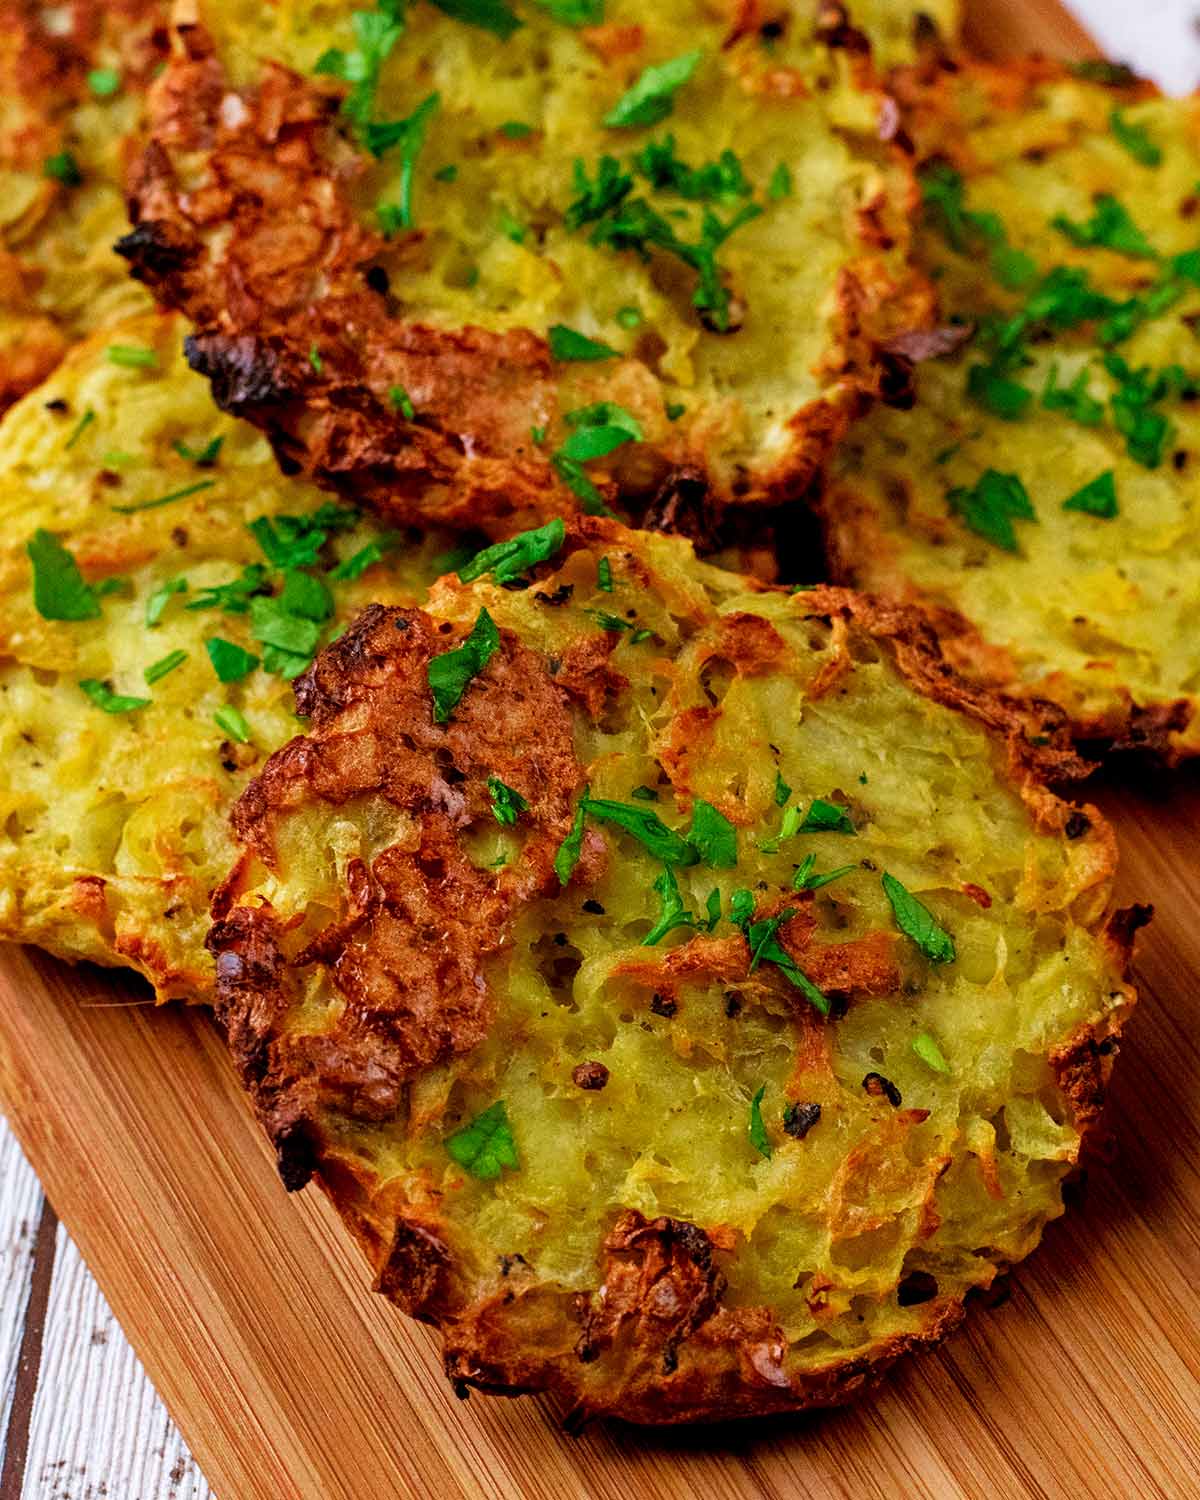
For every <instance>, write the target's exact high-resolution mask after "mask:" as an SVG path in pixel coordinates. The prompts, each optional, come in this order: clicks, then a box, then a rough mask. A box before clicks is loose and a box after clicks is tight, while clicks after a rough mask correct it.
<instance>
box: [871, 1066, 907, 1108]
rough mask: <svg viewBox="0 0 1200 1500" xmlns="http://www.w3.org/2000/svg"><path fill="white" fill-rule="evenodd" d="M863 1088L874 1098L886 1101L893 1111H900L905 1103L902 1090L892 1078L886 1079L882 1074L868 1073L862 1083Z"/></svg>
mask: <svg viewBox="0 0 1200 1500" xmlns="http://www.w3.org/2000/svg"><path fill="white" fill-rule="evenodd" d="M862 1086H863V1088H864V1089H866V1091H867V1093H868V1094H870V1095H872V1097H874V1098H876V1099H886V1100H887V1102H888V1103H889V1104H890V1105H891V1106H892V1108H893V1109H899V1108H900V1105H901V1104H902V1103H903V1100H902V1099H901V1097H900V1090H899V1089H898V1088H897V1087H896V1085H895V1084H894V1083H893V1082H892V1080H891V1079H890V1078H885V1077H884V1076H883V1074H882V1073H868V1074H867V1076H866V1077H865V1078H864V1079H863V1081H862Z"/></svg>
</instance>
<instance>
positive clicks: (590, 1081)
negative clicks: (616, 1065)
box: [571, 1062, 608, 1093]
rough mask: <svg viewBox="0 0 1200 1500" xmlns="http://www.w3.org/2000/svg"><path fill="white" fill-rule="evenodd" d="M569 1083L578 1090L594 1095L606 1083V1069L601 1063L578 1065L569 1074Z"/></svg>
mask: <svg viewBox="0 0 1200 1500" xmlns="http://www.w3.org/2000/svg"><path fill="white" fill-rule="evenodd" d="M571 1081H572V1082H573V1083H574V1085H575V1087H576V1088H578V1089H586V1090H588V1092H589V1093H596V1092H598V1091H599V1090H600V1089H602V1088H603V1087H604V1085H605V1084H606V1083H607V1082H608V1069H607V1068H606V1067H605V1066H604V1064H603V1063H602V1062H585V1063H580V1064H579V1066H578V1067H577V1068H576V1069H575V1071H574V1072H573V1073H572V1074H571Z"/></svg>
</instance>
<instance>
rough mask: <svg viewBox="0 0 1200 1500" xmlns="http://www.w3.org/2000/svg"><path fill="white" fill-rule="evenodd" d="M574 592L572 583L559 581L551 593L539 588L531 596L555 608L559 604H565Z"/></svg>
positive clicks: (540, 602)
mask: <svg viewBox="0 0 1200 1500" xmlns="http://www.w3.org/2000/svg"><path fill="white" fill-rule="evenodd" d="M574 592H575V585H574V584H573V583H560V584H559V586H558V587H557V588H556V589H555V590H554V592H553V593H552V594H547V593H546V592H545V591H544V590H543V589H539V590H538V591H537V593H536V594H534V596H533V597H534V598H535V599H536V600H537V602H538V603H539V604H547V605H549V606H551V607H552V608H556V607H557V606H558V605H560V604H565V603H566V602H567V600H568V599H569V598H570V597H571V595H572V594H573V593H574Z"/></svg>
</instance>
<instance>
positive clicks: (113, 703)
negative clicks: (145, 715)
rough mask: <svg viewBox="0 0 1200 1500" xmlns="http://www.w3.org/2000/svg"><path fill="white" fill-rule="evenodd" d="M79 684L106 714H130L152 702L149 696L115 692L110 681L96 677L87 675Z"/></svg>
mask: <svg viewBox="0 0 1200 1500" xmlns="http://www.w3.org/2000/svg"><path fill="white" fill-rule="evenodd" d="M79 686H80V687H81V688H82V689H83V691H84V694H85V695H86V696H87V697H88V698H90V699H91V700H92V702H93V703H94V704H95V705H96V707H97V708H100V709H103V710H104V712H105V713H106V714H129V713H133V712H134V711H135V710H136V709H139V708H146V707H147V706H148V705H149V703H150V699H149V698H130V697H127V696H125V695H124V694H122V693H114V692H113V690H112V687H111V686H110V684H109V683H107V682H101V681H99V679H98V678H95V677H85V678H84V679H83V680H82V681H81V682H80V684H79Z"/></svg>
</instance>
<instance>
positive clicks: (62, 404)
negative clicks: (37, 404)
mask: <svg viewBox="0 0 1200 1500" xmlns="http://www.w3.org/2000/svg"><path fill="white" fill-rule="evenodd" d="M42 405H43V406H44V407H45V408H46V410H47V411H52V412H55V413H58V414H61V413H62V412H65V411H70V410H71V406H70V403H69V402H67V401H64V400H63V398H62V397H61V396H52V397H51V398H50V400H49V401H43V402H42Z"/></svg>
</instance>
